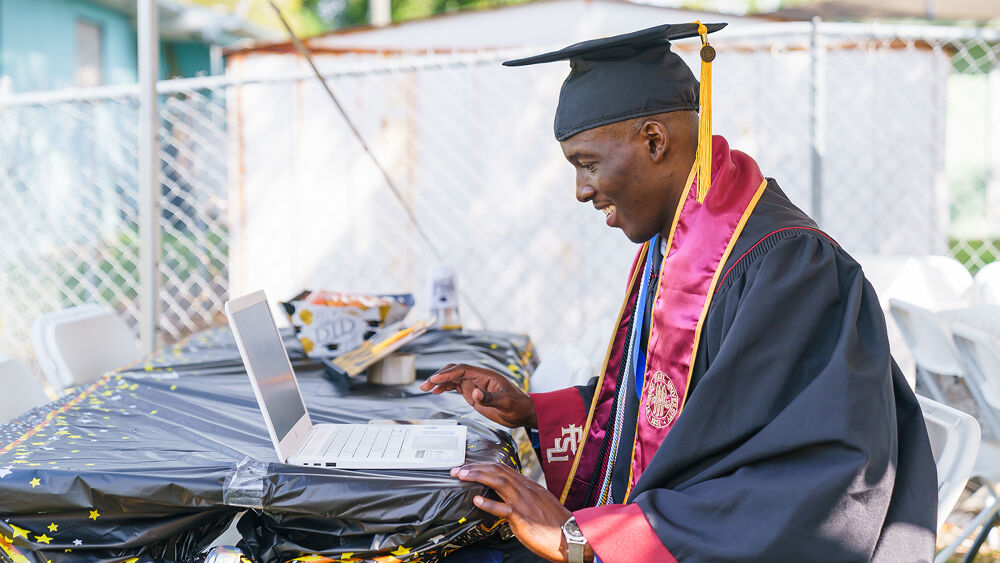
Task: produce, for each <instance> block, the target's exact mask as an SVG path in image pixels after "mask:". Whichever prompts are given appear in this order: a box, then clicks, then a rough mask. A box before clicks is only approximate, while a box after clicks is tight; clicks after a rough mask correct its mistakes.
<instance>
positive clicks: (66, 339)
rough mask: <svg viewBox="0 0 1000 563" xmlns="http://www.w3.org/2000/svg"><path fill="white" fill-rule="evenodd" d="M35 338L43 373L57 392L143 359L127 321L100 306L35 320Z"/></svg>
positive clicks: (36, 351) (76, 309)
mask: <svg viewBox="0 0 1000 563" xmlns="http://www.w3.org/2000/svg"><path fill="white" fill-rule="evenodd" d="M32 337H33V340H34V345H35V354H36V355H37V356H38V362H39V364H40V365H41V366H42V371H43V372H44V373H45V375H46V377H47V378H48V380H49V381H50V382H51V384H52V387H53V388H54V389H56V391H57V392H60V391H61V390H62V389H64V388H66V387H73V386H76V385H80V384H82V383H87V382H89V381H92V380H94V379H96V378H98V377H100V376H101V375H103V374H104V373H106V372H108V371H110V370H112V369H115V368H119V367H122V366H124V365H126V364H130V363H132V362H134V361H136V360H138V359H139V358H140V357H142V354H141V352H140V350H139V343H138V342H137V341H136V338H135V335H134V334H132V331H131V329H129V327H128V325H127V324H125V321H123V320H122V319H121V318H120V317H119V316H118V315H117V314H116V313H115V312H114V311H112V310H111V309H108V308H104V307H99V306H96V305H84V306H81V307H75V308H73V309H69V310H63V311H54V312H52V313H45V314H43V315H41V316H39V317H38V318H37V319H36V320H35V323H34V326H33V327H32Z"/></svg>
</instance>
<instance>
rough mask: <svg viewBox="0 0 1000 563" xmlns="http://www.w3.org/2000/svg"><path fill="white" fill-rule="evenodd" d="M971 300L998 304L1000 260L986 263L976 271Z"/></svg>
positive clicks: (999, 303) (999, 294) (986, 303)
mask: <svg viewBox="0 0 1000 563" xmlns="http://www.w3.org/2000/svg"><path fill="white" fill-rule="evenodd" d="M972 302H973V303H981V304H984V305H1000V262H992V263H990V264H987V265H985V266H983V269H982V270H979V272H978V273H976V277H975V278H974V279H973V285H972Z"/></svg>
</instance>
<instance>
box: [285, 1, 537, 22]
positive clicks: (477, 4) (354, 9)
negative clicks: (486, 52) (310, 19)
mask: <svg viewBox="0 0 1000 563" xmlns="http://www.w3.org/2000/svg"><path fill="white" fill-rule="evenodd" d="M528 1H529V0H391V7H392V21H393V22H402V21H406V20H413V19H420V18H426V17H428V16H433V15H435V14H441V13H447V12H455V11H458V10H480V9H484V8H495V7H499V6H510V5H514V4H525V3H527V2H528ZM302 7H303V10H304V11H307V12H311V13H312V14H313V15H314V16H315V17H316V18H317V19H319V20H321V21H322V22H323V23H324V24H325V25H327V26H328V27H329V28H331V29H335V28H340V27H348V26H353V25H363V24H366V23H368V0H302ZM337 8H339V10H337Z"/></svg>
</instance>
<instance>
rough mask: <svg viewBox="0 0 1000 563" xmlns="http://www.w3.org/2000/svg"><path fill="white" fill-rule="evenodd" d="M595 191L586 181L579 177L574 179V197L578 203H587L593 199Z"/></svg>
mask: <svg viewBox="0 0 1000 563" xmlns="http://www.w3.org/2000/svg"><path fill="white" fill-rule="evenodd" d="M596 194H597V191H596V190H594V188H592V187H590V185H588V184H587V182H584V181H581V179H580V178H579V177H577V179H576V199H577V201H579V202H580V203H587V202H588V201H590V200H592V199H594V196H595V195H596Z"/></svg>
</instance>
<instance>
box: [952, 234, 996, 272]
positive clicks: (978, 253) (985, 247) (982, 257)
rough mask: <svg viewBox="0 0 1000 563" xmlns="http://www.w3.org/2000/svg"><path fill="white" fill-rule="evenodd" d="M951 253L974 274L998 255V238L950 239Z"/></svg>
mask: <svg viewBox="0 0 1000 563" xmlns="http://www.w3.org/2000/svg"><path fill="white" fill-rule="evenodd" d="M948 245H949V248H951V253H952V255H953V256H954V257H955V259H956V260H958V261H959V262H961V263H962V264H963V265H964V266H965V267H966V268H968V269H969V273H970V274H972V275H976V272H978V271H979V270H981V269H982V268H983V266H985V265H987V264H989V263H990V262H993V261H995V260H996V259H997V257H998V256H1000V239H967V240H961V239H954V238H953V239H951V240H950V241H948Z"/></svg>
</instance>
